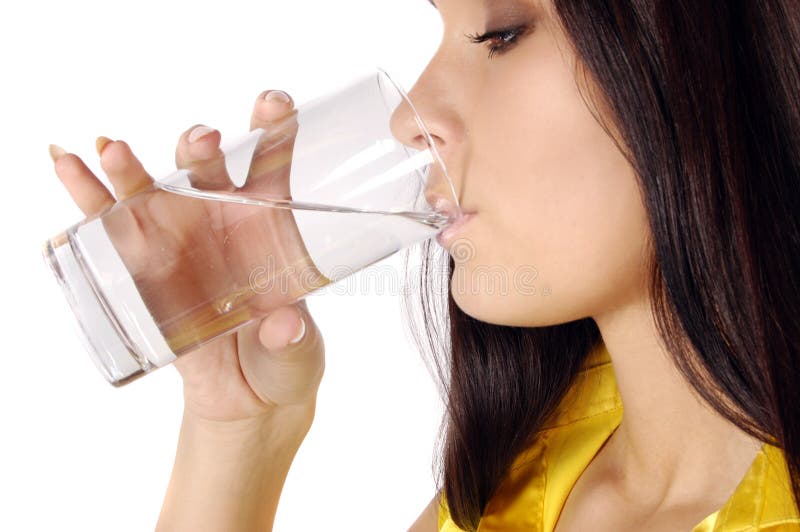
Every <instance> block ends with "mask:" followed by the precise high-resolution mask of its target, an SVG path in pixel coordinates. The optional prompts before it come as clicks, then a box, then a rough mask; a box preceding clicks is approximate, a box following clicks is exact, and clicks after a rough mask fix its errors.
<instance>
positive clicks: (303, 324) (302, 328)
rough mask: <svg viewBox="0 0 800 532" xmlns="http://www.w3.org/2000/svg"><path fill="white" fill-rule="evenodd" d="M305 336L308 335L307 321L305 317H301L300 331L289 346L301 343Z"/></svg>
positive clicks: (290, 341)
mask: <svg viewBox="0 0 800 532" xmlns="http://www.w3.org/2000/svg"><path fill="white" fill-rule="evenodd" d="M305 334H306V320H304V319H303V317H302V316H301V317H300V330H299V331H298V333H297V336H295V337H294V338H292V339H291V340H289V344H290V345H291V344H296V343H297V342H299V341H300V340H302V339H303V336H305Z"/></svg>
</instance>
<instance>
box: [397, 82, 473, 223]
mask: <svg viewBox="0 0 800 532" xmlns="http://www.w3.org/2000/svg"><path fill="white" fill-rule="evenodd" d="M400 92H401V93H402V92H403V91H402V89H401V91H400ZM436 100H437V99H436V98H434V97H433V96H432V95H430V94H428V95H425V93H423V91H422V90H421V83H420V82H419V81H418V82H417V84H416V85H415V86H414V88H413V89H412V91H411V92H409V93H408V94H405V93H403V98H402V100H401V102H400V104H399V105H398V106H397V108H396V109H395V111H394V112H393V113H392V117H391V121H390V129H391V132H392V135H393V136H394V137H395V138H396V139H397V140H398V141H399V142H401V143H403V144H404V145H406V146H408V147H410V148H413V149H415V150H419V151H423V150H428V149H429V150H430V153H431V156H432V157H433V163H432V164H431V165H430V166H429V171H428V175H427V180H426V182H425V191H424V192H425V199H426V201H427V202H428V205H430V207H431V208H432V209H433V210H434V211H435V212H438V213H440V214H443V215H445V216H447V217H448V218H449V219H450V220H453V219H455V218H456V217H457V216H459V215H460V214H461V207H460V201H459V199H460V190H459V189H458V188H456V183H455V182H454V181H453V179H452V177H453V173H454V168H453V166H454V165H453V164H448V162H450V161H454V157H453V154H454V150H453V148H454V146H455V144H456V143H455V141H451V140H449V139H455V134H454V133H452V130H451V131H448V127H447V122H446V121H445V120H444V119H443V118H442V115H441V114H440V113H441V111H440V110H439V109H440V108H438V107H437V106H436V104H435V102H436Z"/></svg>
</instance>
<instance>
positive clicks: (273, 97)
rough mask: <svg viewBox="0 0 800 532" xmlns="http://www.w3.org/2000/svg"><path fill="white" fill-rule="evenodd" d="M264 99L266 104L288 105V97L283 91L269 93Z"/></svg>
mask: <svg viewBox="0 0 800 532" xmlns="http://www.w3.org/2000/svg"><path fill="white" fill-rule="evenodd" d="M264 99H265V100H267V101H268V102H276V103H289V95H288V94H286V93H285V92H283V91H278V90H275V91H269V92H268V93H267V94H266V96H264Z"/></svg>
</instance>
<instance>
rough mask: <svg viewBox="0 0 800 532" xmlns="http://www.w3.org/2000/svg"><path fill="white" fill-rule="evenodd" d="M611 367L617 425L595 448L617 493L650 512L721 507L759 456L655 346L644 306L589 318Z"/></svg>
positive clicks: (655, 335) (752, 443)
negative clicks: (688, 505)
mask: <svg viewBox="0 0 800 532" xmlns="http://www.w3.org/2000/svg"><path fill="white" fill-rule="evenodd" d="M594 319H595V322H596V323H597V325H598V328H599V329H600V333H601V335H602V337H603V341H604V342H605V345H606V348H607V349H608V352H609V354H610V356H611V360H612V363H613V366H614V374H615V377H616V381H617V387H618V390H619V393H620V397H621V399H622V404H623V410H624V413H623V418H622V421H621V423H620V425H619V427H618V428H617V429H616V431H615V432H614V434H612V435H611V437H610V438H609V440H608V441H607V442H606V445H604V447H603V450H602V451H603V454H604V463H605V464H606V465H608V466H609V473H610V476H611V477H613V479H614V482H615V484H616V487H617V488H618V489H619V491H621V492H624V493H630V494H631V495H632V496H634V498H635V499H636V500H639V501H644V500H648V501H649V502H650V503H651V504H652V505H653V506H654V507H660V506H662V505H664V506H666V505H670V504H681V503H682V502H685V501H690V500H696V498H697V497H701V496H702V497H704V498H707V496H708V494H709V493H713V492H714V491H715V490H716V491H718V492H719V494H718V497H721V498H722V501H724V500H726V499H727V495H729V494H730V493H731V492H732V491H733V489H735V487H736V485H737V484H738V482H739V480H740V479H741V478H742V477H743V476H744V474H745V473H746V471H747V469H748V467H749V466H750V464H751V462H752V460H753V459H754V458H755V456H756V454H757V453H758V451H759V450H760V448H761V443H762V442H760V441H758V440H756V439H755V438H752V437H751V436H749V435H748V434H747V433H745V432H744V431H742V430H741V429H739V428H738V427H737V426H735V425H734V424H732V423H731V422H729V421H728V420H727V419H725V418H724V417H722V416H721V415H720V414H718V413H717V412H716V411H715V410H713V409H712V408H711V407H710V406H709V405H708V404H707V403H705V402H704V401H703V400H702V399H701V398H700V396H699V395H698V394H697V393H696V392H695V391H694V389H693V388H692V386H691V385H690V384H689V382H688V381H687V380H686V379H685V378H684V377H683V375H682V374H681V373H680V372H679V370H678V369H677V367H675V366H674V364H673V362H672V359H671V355H670V354H669V353H668V352H667V351H666V349H665V348H664V346H663V345H662V344H661V342H660V341H659V336H658V333H657V331H656V328H655V322H654V321H653V318H652V315H651V313H650V308H649V301H641V302H638V303H634V304H630V305H627V306H624V307H619V308H617V309H614V310H613V311H611V312H607V313H604V314H603V315H599V316H596V317H595V318H594Z"/></svg>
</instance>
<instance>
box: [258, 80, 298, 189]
mask: <svg viewBox="0 0 800 532" xmlns="http://www.w3.org/2000/svg"><path fill="white" fill-rule="evenodd" d="M256 128H263V129H264V130H265V131H264V134H263V135H262V136H261V138H260V139H259V141H258V145H257V146H256V149H255V151H254V153H253V160H252V162H251V165H250V169H249V171H248V175H247V180H246V181H245V187H246V188H247V190H250V191H257V192H260V193H264V194H268V195H271V196H275V197H281V198H287V199H288V198H289V197H290V195H289V182H288V179H289V173H290V172H289V171H290V169H291V161H292V151H293V150H294V139H295V136H296V135H297V128H298V124H297V110H296V109H294V102H293V101H292V99H291V97H290V96H289V95H288V94H286V93H285V92H283V91H279V90H275V91H264V92H262V93H261V94H260V95H259V97H258V98H257V99H256V102H255V105H254V106H253V114H252V117H251V118H250V129H251V130H253V129H256Z"/></svg>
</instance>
